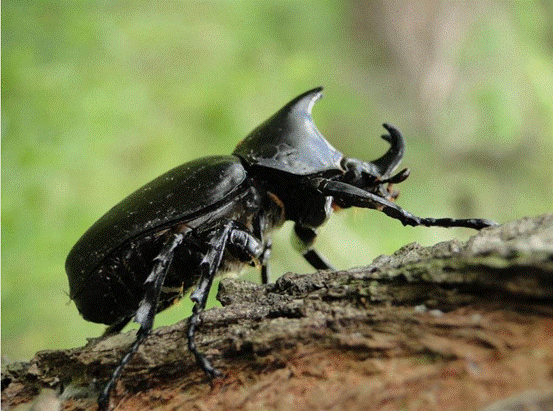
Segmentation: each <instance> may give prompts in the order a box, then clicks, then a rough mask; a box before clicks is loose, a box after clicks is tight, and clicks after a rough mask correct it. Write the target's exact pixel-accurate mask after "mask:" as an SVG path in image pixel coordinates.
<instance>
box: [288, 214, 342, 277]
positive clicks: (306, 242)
mask: <svg viewBox="0 0 553 411" xmlns="http://www.w3.org/2000/svg"><path fill="white" fill-rule="evenodd" d="M293 235H294V236H295V238H294V239H293V241H294V242H295V243H296V244H295V246H296V248H297V249H298V251H299V252H300V253H301V255H302V256H303V258H305V260H306V261H307V262H308V263H309V264H311V266H312V267H313V268H315V269H316V270H328V269H334V267H332V265H331V264H330V263H329V262H328V261H327V260H326V258H324V257H323V256H322V255H321V254H320V253H319V252H318V251H317V250H315V249H314V248H313V243H314V242H315V238H316V237H317V231H316V229H314V228H312V227H307V226H303V225H301V224H299V223H296V224H295V225H294V233H293Z"/></svg>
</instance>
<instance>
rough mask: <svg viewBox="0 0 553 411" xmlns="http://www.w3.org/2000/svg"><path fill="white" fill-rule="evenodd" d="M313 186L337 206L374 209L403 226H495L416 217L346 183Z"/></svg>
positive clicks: (486, 222) (484, 222)
mask: <svg viewBox="0 0 553 411" xmlns="http://www.w3.org/2000/svg"><path fill="white" fill-rule="evenodd" d="M313 184H314V185H315V186H316V188H317V189H318V190H320V191H321V192H322V193H324V194H326V195H331V196H333V197H334V201H335V202H336V203H337V204H338V205H339V206H343V207H352V206H353V207H364V208H374V209H376V210H379V211H382V212H383V213H384V214H386V215H388V216H389V217H392V218H395V219H396V220H399V221H401V223H402V224H403V225H410V226H413V227H416V226H419V225H423V226H426V227H432V226H436V227H466V228H473V229H475V230H480V229H482V228H485V227H489V226H493V225H497V223H496V222H494V221H491V220H486V219H479V218H470V219H456V218H425V217H417V216H415V215H413V214H411V213H410V212H409V211H406V210H404V209H403V208H401V207H400V206H398V205H397V204H394V203H392V202H391V201H388V200H386V199H384V198H382V197H380V196H378V195H376V194H373V193H370V192H368V191H365V190H362V189H360V188H357V187H355V186H352V185H350V184H347V183H342V182H340V181H334V180H327V179H323V178H318V179H315V180H314V181H313Z"/></svg>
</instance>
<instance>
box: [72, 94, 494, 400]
mask: <svg viewBox="0 0 553 411" xmlns="http://www.w3.org/2000/svg"><path fill="white" fill-rule="evenodd" d="M321 96H322V88H320V87H319V88H315V89H313V90H310V91H307V92H306V93H304V94H302V95H300V96H299V97H296V98H295V99H293V100H292V101H290V102H289V103H288V104H286V105H285V106H284V107H283V108H282V109H281V110H279V111H278V112H277V113H276V114H275V115H273V116H272V117H271V118H269V119H268V120H267V121H266V122H264V123H263V124H261V125H260V126H259V127H257V128H256V129H255V130H254V131H252V132H251V133H250V134H249V135H248V136H247V137H246V138H245V139H244V140H242V141H241V142H240V143H239V144H238V146H237V148H236V149H235V150H234V152H233V154H232V155H227V156H214V157H205V158H201V159H199V160H195V161H191V162H188V163H185V164H183V165H181V166H179V167H176V168H174V169H172V170H170V171H168V172H167V173H165V174H163V175H162V176H160V177H158V178H156V179H155V180H153V181H152V182H150V183H148V184H146V185H145V186H144V187H142V188H140V189H139V190H137V191H136V192H134V193H132V194H131V195H129V196H128V197H127V198H125V199H124V200H123V201H121V202H120V203H119V204H117V205H116V206H115V207H113V208H112V209H111V210H109V211H108V212H107V213H106V214H105V215H104V216H103V217H102V218H100V219H99V220H98V221H97V222H96V223H95V224H94V225H93V226H92V227H91V228H90V229H89V230H88V231H86V233H85V234H84V235H83V236H82V237H81V238H80V240H79V241H78V242H77V243H76V244H75V246H74V247H73V249H72V250H71V252H70V253H69V256H68V257H67V261H66V271H67V275H68V277H69V287H70V297H71V299H72V300H73V301H74V302H75V304H76V305H77V308H78V309H79V312H80V313H81V315H82V316H83V317H84V318H85V319H86V320H88V321H93V322H97V323H103V324H107V325H108V328H107V330H106V333H105V335H107V334H113V333H117V332H119V331H121V329H122V328H123V327H124V326H125V325H126V324H127V323H128V322H129V321H130V320H132V319H133V318H134V320H135V321H136V322H137V323H138V324H139V325H140V328H139V330H138V332H137V335H136V339H135V341H134V343H133V344H132V346H131V347H130V349H129V351H128V353H127V354H126V355H125V356H124V357H123V358H122V360H121V362H120V364H119V366H118V367H117V368H116V369H115V370H114V372H113V375H112V378H111V380H110V381H109V383H108V384H107V385H106V387H105V388H104V390H103V391H102V393H101V394H100V397H99V400H98V401H99V404H100V407H101V408H102V409H105V408H106V407H107V406H108V403H109V396H110V393H111V391H112V389H113V387H114V384H115V382H116V381H117V380H118V378H119V377H120V375H121V372H122V370H123V367H124V366H125V364H127V363H128V362H129V360H130V359H131V357H132V355H133V354H134V353H135V352H136V350H137V349H138V347H139V346H140V344H141V343H142V342H143V341H144V339H145V338H146V337H147V336H148V335H149V334H150V332H151V330H152V326H153V323H154V317H155V315H156V313H158V312H160V311H162V310H164V309H166V308H168V307H169V306H170V305H172V304H173V303H174V302H175V301H176V300H178V299H180V298H181V297H182V296H183V295H184V294H185V293H186V292H188V291H189V290H191V289H193V288H194V287H195V289H194V290H193V291H192V293H191V295H190V298H191V300H192V301H193V303H194V306H193V312H192V316H191V317H190V318H189V322H188V331H187V338H188V348H189V349H190V351H191V352H192V354H193V355H194V356H195V359H196V361H197V363H198V364H199V365H200V366H201V368H202V369H203V370H204V371H205V372H206V373H207V374H208V375H209V376H210V377H214V376H217V375H219V373H218V371H217V370H216V369H215V368H214V367H213V366H212V365H211V363H210V362H209V361H208V360H207V359H206V358H205V356H204V355H203V354H202V353H200V352H199V351H198V349H197V347H196V343H195V338H194V337H195V333H196V329H197V328H198V325H199V320H200V313H201V312H202V310H203V309H204V308H205V305H206V301H207V297H208V294H209V290H210V288H211V285H212V283H213V279H214V277H215V275H216V274H218V273H220V272H223V271H228V270H236V269H238V268H240V267H241V266H244V265H255V266H259V267H261V277H262V282H263V283H267V282H268V277H269V275H268V263H267V262H268V259H269V254H270V251H271V233H272V231H273V230H274V229H276V228H278V227H280V226H281V225H282V224H283V223H284V222H285V221H288V220H290V221H293V222H294V233H295V237H296V240H297V241H296V244H297V245H299V246H297V248H298V249H299V251H300V253H301V254H302V255H303V257H304V258H305V259H306V260H307V261H308V262H309V263H310V264H311V265H312V266H313V267H314V268H315V269H329V268H331V266H330V264H329V263H328V262H327V261H326V260H325V259H324V258H323V257H322V256H321V255H320V254H319V253H318V252H317V251H316V250H315V248H314V247H313V244H314V241H315V238H316V236H317V232H318V229H319V227H321V226H322V225H323V223H324V222H325V221H326V220H327V219H328V218H329V216H330V215H331V214H332V212H333V210H335V209H338V208H348V207H363V208H372V209H376V210H379V211H382V212H384V213H385V214H387V215H388V216H390V217H392V218H395V219H397V220H399V221H400V222H401V223H403V225H411V226H418V225H423V226H439V227H469V228H474V229H481V228H483V227H487V226H490V225H492V224H494V223H493V222H491V221H489V220H483V219H453V218H437V219H435V218H422V217H417V216H414V215H413V214H411V213H409V212H408V211H405V210H403V209H402V208H400V207H399V206H397V205H396V204H395V203H393V201H394V200H395V198H396V197H397V195H398V193H397V191H395V190H393V189H392V185H393V184H396V183H400V182H402V181H403V180H405V179H406V178H407V177H408V176H409V170H408V169H403V170H401V171H400V172H398V173H396V174H393V172H394V170H395V169H396V168H397V166H398V164H399V163H400V161H401V159H402V157H403V153H404V150H405V143H404V139H403V137H402V135H401V133H400V132H399V131H398V130H397V129H396V128H395V127H393V126H391V125H389V124H384V128H385V129H386V130H387V131H388V134H385V135H384V136H382V137H383V138H384V139H385V140H386V141H387V142H388V143H389V144H390V148H389V150H388V151H387V152H386V153H385V154H384V155H383V156H382V157H380V158H378V159H377V160H374V161H372V162H366V161H362V160H357V159H355V158H350V157H345V156H344V155H343V154H342V153H340V152H339V151H338V150H336V149H335V148H334V147H332V146H331V145H330V144H329V143H328V141H327V140H326V139H325V138H324V137H323V136H322V134H321V133H320V132H319V130H318V129H317V127H316V126H315V124H314V122H313V119H312V117H311V110H312V108H313V105H314V103H315V102H316V101H317V100H318V99H319V98H320V97H321Z"/></svg>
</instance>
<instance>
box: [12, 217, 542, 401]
mask: <svg viewBox="0 0 553 411" xmlns="http://www.w3.org/2000/svg"><path fill="white" fill-rule="evenodd" d="M218 298H219V300H220V301H221V303H222V304H223V307H222V308H215V309H211V310H208V311H206V312H205V313H204V315H203V324H202V326H201V327H200V330H199V333H198V337H197V338H198V344H199V347H200V349H201V350H202V352H204V353H206V354H207V355H208V357H209V358H210V359H211V360H212V361H213V362H214V364H215V365H216V366H217V367H218V369H219V370H220V371H222V372H223V373H224V374H225V375H224V377H222V378H220V379H217V380H215V381H213V383H212V384H210V383H209V382H208V381H207V379H206V377H205V376H204V375H203V373H202V371H200V370H199V369H198V367H197V366H196V364H195V363H194V361H193V358H192V357H191V355H190V353H189V352H188V350H187V349H186V339H185V337H184V335H185V327H186V322H185V321H182V322H179V323H177V324H175V325H173V326H170V327H163V328H160V329H157V330H155V331H154V332H153V334H152V335H151V336H150V337H149V338H148V339H147V341H146V342H145V344H144V345H143V347H142V348H141V349H140V350H139V352H138V353H137V354H136V356H135V357H134V359H133V360H132V361H131V363H130V364H129V366H128V367H127V368H126V369H125V371H124V373H123V377H122V379H121V382H120V383H119V384H118V387H117V389H116V391H115V393H114V395H113V397H112V406H113V407H115V409H117V410H136V409H156V410H188V409H192V410H208V409H209V410H238V409H240V410H260V409H263V410H273V409H275V410H288V409H293V410H319V409H320V410H351V411H354V410H372V409H374V410H388V409H389V410H394V409H408V410H419V409H420V410H423V409H448V410H467V409H486V410H490V411H491V410H524V409H536V410H539V409H553V214H548V215H543V216H539V217H535V218H525V219H522V220H519V221H514V222H510V223H507V224H504V225H502V226H499V227H493V228H488V229H485V230H482V231H481V232H479V233H478V234H477V235H475V236H474V237H472V238H471V239H469V241H468V242H466V243H461V242H458V241H450V242H444V243H440V244H436V245H435V246H432V247H421V246H419V245H417V244H409V245H407V246H405V247H403V248H401V249H400V250H398V251H397V252H396V253H394V254H393V255H391V256H381V257H378V258H377V259H376V260H374V261H373V263H372V264H371V265H369V266H367V267H362V268H355V269H351V270H347V271H337V272H332V271H321V272H318V273H315V274H311V275H297V274H286V275H284V276H283V277H281V278H280V279H279V280H278V281H277V282H276V283H274V284H269V285H266V286H263V285H257V284H252V283H248V282H242V281H238V280H230V279H227V280H224V281H223V282H222V283H221V286H220V289H219V294H218ZM133 338H134V332H128V333H125V334H120V335H116V336H113V337H110V338H106V339H104V340H95V341H91V342H90V343H89V344H88V345H87V346H85V347H81V348H75V349H71V350H64V351H43V352H39V353H37V355H36V356H35V358H33V359H32V360H31V361H30V362H29V363H18V364H10V365H8V366H7V367H5V368H4V369H3V370H2V403H3V407H4V406H13V407H15V406H17V405H18V404H24V403H26V404H27V405H28V404H30V403H31V402H33V401H34V405H35V406H43V407H46V408H39V409H58V408H57V407H61V408H62V409H64V410H85V409H86V410H89V409H90V410H93V409H95V408H96V404H95V397H96V395H97V390H98V389H99V388H100V387H101V386H102V385H103V384H104V383H105V381H106V380H107V379H108V378H109V375H110V374H111V372H112V370H113V368H114V367H115V365H116V364H117V363H118V362H119V360H120V358H121V356H122V355H123V353H124V352H125V351H126V350H127V348H128V346H129V344H130V343H131V341H132V340H133ZM39 394H40V395H39ZM49 406H51V407H52V408H47V407H49ZM23 407H24V406H21V408H19V407H18V408H17V409H24V408H23ZM532 407H534V408H532Z"/></svg>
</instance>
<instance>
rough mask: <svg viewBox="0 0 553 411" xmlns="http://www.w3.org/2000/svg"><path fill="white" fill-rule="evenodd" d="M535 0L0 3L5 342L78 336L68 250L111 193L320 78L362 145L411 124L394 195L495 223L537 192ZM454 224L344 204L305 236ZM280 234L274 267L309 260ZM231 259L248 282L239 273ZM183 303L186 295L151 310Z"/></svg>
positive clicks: (539, 106)
mask: <svg viewBox="0 0 553 411" xmlns="http://www.w3.org/2000/svg"><path fill="white" fill-rule="evenodd" d="M552 4H553V3H552V2H550V1H545V0H544V1H541V2H540V1H526V2H488V1H483V2H466V3H465V2H449V1H428V2H424V1H422V2H421V1H418V2H412V3H410V2H404V1H371V2H364V1H340V2H338V1H318V2H308V1H303V2H299V1H285V0H281V1H276V0H274V1H264V2H259V1H255V0H250V1H204V2H190V1H164V2H153V1H150V2H136V1H126V2H110V1H102V2H97V1H84V0H83V1H34V2H33V1H13V0H12V1H4V2H2V51H3V59H2V100H3V101H2V102H3V110H2V263H3V264H2V268H3V270H2V349H3V350H2V354H3V356H5V357H4V358H7V359H10V360H18V359H28V358H30V357H31V356H32V355H33V353H34V352H35V351H37V350H42V349H53V348H67V347H72V346H79V345H82V344H84V343H85V342H86V341H85V337H94V336H98V335H99V334H100V333H101V332H102V330H103V328H104V327H103V326H102V325H98V324H92V323H87V322H86V321H84V320H82V318H80V316H79V314H78V313H77V310H76V308H75V306H74V305H73V304H72V303H71V302H70V300H69V297H68V295H67V291H68V286H67V280H66V275H65V271H64V260H65V257H66V255H67V253H68V251H69V249H70V248H71V246H72V245H73V244H74V243H75V241H76V240H77V239H78V238H79V236H80V235H81V234H82V233H83V232H84V231H85V230H86V229H87V228H88V227H89V226H90V225H91V224H92V223H93V222H94V221H95V220H96V219H97V218H99V217H100V216H101V215H102V214H103V213H104V212H105V211H107V210H108V209H109V208H110V207H111V206H113V205H114V204H115V203H117V202H118V201H119V200H121V199H122V198H123V197H125V196H126V195H127V194H129V193H131V192H132V191H134V190H135V189H137V188H138V187H140V186H141V185H143V184H145V183H146V182H148V181H149V180H151V179H153V178H154V177H156V176H158V175H159V174H161V173H163V172H165V171H166V170H168V169H170V168H172V167H174V166H176V165H178V164H181V163H183V162H185V161H188V160H191V159H194V158H197V157H200V156H206V155H212V154H226V153H230V152H231V151H232V150H233V148H234V146H235V145H236V143H237V142H238V141H239V140H240V139H241V138H243V137H244V136H245V135H246V134H247V133H248V132H249V131H250V130H252V129H253V128H254V127H255V126H256V125H258V124H259V123H260V122H262V121H264V120H265V119H266V118H268V117H269V116H270V115H272V114H273V113H274V112H275V111H276V110H277V109H279V108H280V107H281V106H282V105H283V104H285V103H286V102H287V101H288V100H290V99H291V98H293V97H295V96H296V95H298V94H300V93H302V92H304V91H306V90H308V89H310V88H312V87H315V86H318V85H323V86H325V98H324V99H323V100H322V101H320V102H319V103H317V105H316V106H315V109H314V118H315V121H316V122H317V124H318V127H319V129H320V130H321V131H322V132H323V134H324V135H325V136H326V137H327V138H328V140H329V141H330V142H331V143H332V144H333V145H334V146H335V147H337V148H338V149H340V150H341V151H343V152H344V153H347V154H349V155H351V156H355V157H358V158H362V159H367V160H371V159H374V158H376V157H378V156H380V155H381V154H382V153H383V152H384V151H385V150H386V149H387V145H386V143H385V142H384V141H382V140H381V139H380V138H379V136H380V134H381V133H382V132H383V129H382V128H381V124H382V123H383V122H390V123H392V124H394V125H396V126H397V127H398V128H400V130H402V132H403V133H404V134H405V136H406V138H407V144H408V147H407V152H406V156H405V159H404V162H403V166H406V167H407V166H408V167H410V168H411V171H412V175H411V177H410V178H409V179H408V180H407V181H406V182H405V183H403V184H402V185H401V186H400V188H401V189H402V194H401V196H400V198H399V199H398V203H399V204H400V205H402V206H403V207H404V208H406V209H408V210H410V211H411V212H413V213H415V214H418V215H421V216H436V217H437V216H453V217H486V218H492V219H495V220H497V221H500V222H505V221H508V220H512V219H517V218H520V217H523V216H526V215H535V214H540V213H544V212H549V211H552V208H553V207H552V204H553V190H552V187H553V165H552V159H553V58H552V55H553V53H552V51H553V40H552V39H553V30H552V27H553V7H552ZM470 234H472V232H471V231H469V230H463V229H458V230H446V229H439V228H435V229H427V228H403V226H402V225H401V224H400V223H399V222H398V221H395V220H392V219H390V218H387V217H386V216H384V215H383V214H381V213H378V212H375V211H367V210H349V211H347V212H342V213H340V214H338V215H335V216H334V217H333V218H332V219H331V220H330V222H329V223H328V225H327V226H326V227H325V228H324V230H323V232H322V234H321V237H320V240H319V248H320V250H322V251H323V252H324V253H325V254H326V255H327V257H328V258H329V259H330V260H331V261H333V262H334V264H335V265H336V266H337V267H339V268H347V267H350V266H356V265H357V266H358V265H364V264H368V263H370V262H371V261H372V259H373V258H375V257H376V256H378V255H379V254H382V253H392V252H394V251H395V250H396V249H397V248H399V247H400V246H402V245H404V244H406V243H409V242H412V241H417V242H419V243H421V244H425V245H430V244H433V243H435V242H437V241H441V240H446V239H451V238H453V237H459V238H461V239H466V238H468V236H469V235H470ZM288 236H289V227H285V229H283V230H282V232H280V233H279V234H278V235H277V241H276V245H275V250H274V259H273V265H272V271H273V275H274V276H277V275H280V274H282V273H284V272H286V271H296V272H310V271H312V269H311V268H310V267H309V266H308V265H307V264H306V263H305V262H303V261H302V260H301V259H300V258H296V256H295V255H294V253H293V252H292V251H291V247H290V245H289V244H288ZM246 278H252V279H255V280H256V281H257V274H256V273H255V272H250V273H249V274H248V275H247V276H246ZM189 314H190V306H189V304H188V301H187V299H184V300H183V302H182V303H181V304H180V305H179V306H177V307H175V308H173V309H171V310H168V311H167V312H166V313H163V314H161V315H159V316H158V318H157V320H156V325H158V326H159V325H162V324H169V323H173V322H176V321H177V320H179V319H182V318H185V317H187V316H188V315H189Z"/></svg>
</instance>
